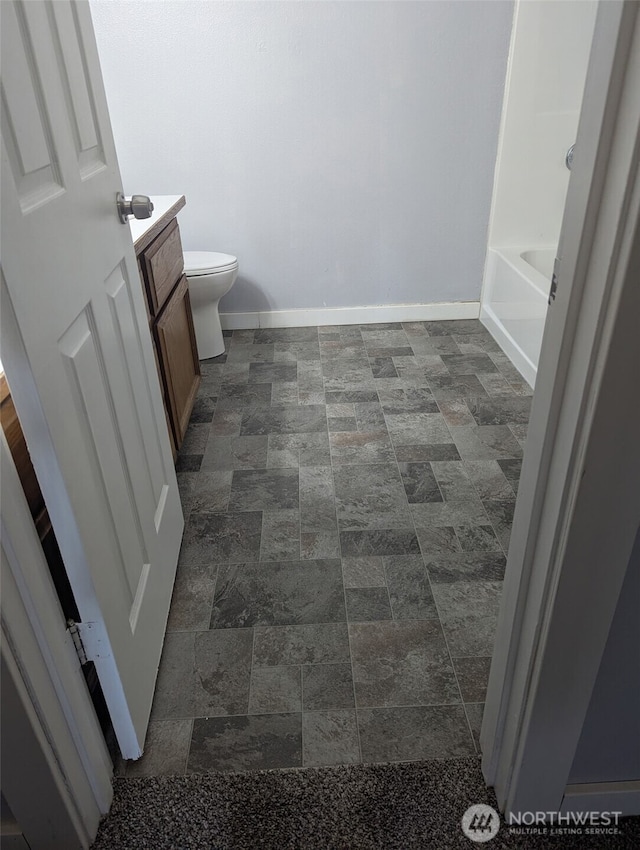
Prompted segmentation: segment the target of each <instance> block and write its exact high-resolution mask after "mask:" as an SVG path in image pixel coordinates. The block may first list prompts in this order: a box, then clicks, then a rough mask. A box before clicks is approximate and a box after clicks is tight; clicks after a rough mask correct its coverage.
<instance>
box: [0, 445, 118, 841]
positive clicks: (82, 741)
mask: <svg viewBox="0 0 640 850" xmlns="http://www.w3.org/2000/svg"><path fill="white" fill-rule="evenodd" d="M0 462H1V466H2V481H1V488H2V591H3V593H2V603H1V604H2V608H1V612H2V637H3V640H2V660H3V668H4V672H5V673H6V675H7V676H8V679H7V684H8V685H9V684H11V686H12V687H13V688H14V690H15V692H16V695H17V696H18V697H19V701H20V703H22V704H23V705H24V706H25V709H24V718H25V722H28V723H29V726H30V730H31V732H29V737H30V739H32V747H31V752H32V754H33V759H34V761H33V762H31V764H32V765H33V764H35V763H36V762H37V763H39V764H41V766H42V769H43V770H45V771H46V772H47V774H48V775H47V777H46V780H43V781H47V782H49V783H50V787H51V789H54V788H57V789H58V791H57V794H56V796H57V800H56V801H55V805H54V801H53V799H51V801H50V802H51V806H49V805H48V803H47V800H46V799H45V798H44V797H40V798H38V797H37V796H34V794H33V783H34V782H35V781H36V779H37V777H30V776H29V775H28V774H27V775H26V779H27V781H26V782H25V781H24V780H25V771H24V769H23V768H21V770H20V771H13V773H15V774H16V776H15V777H14V781H13V782H12V780H11V776H12V771H11V770H9V769H8V768H7V767H5V770H4V772H3V790H4V793H5V796H6V797H7V802H8V803H9V805H10V806H11V809H12V811H13V812H14V814H15V816H16V818H17V819H18V822H19V823H20V826H21V828H22V829H23V831H24V833H25V836H27V837H28V836H29V831H30V830H34V829H35V830H36V831H37V832H36V834H37V835H40V832H39V830H40V829H41V828H42V823H45V822H46V823H48V824H49V825H50V826H51V825H55V826H56V828H60V829H63V830H65V834H68V832H67V831H68V830H72V831H73V832H74V833H75V835H76V840H77V843H76V844H75V846H78V847H80V846H82V847H88V846H89V844H90V842H91V840H92V839H93V837H94V836H95V833H96V831H97V828H98V822H99V819H100V816H101V815H103V814H105V813H106V812H107V811H108V810H109V806H110V804H111V799H112V796H113V789H112V786H111V776H112V772H113V768H112V764H111V758H110V756H109V753H108V751H107V748H106V745H105V742H104V739H103V736H102V732H101V730H100V725H99V723H98V719H97V717H96V714H95V711H94V708H93V704H92V702H91V698H90V695H89V692H88V689H87V687H86V683H85V680H84V677H83V675H82V670H81V668H80V661H79V659H78V656H77V654H76V652H75V649H74V647H73V642H72V640H71V637H70V635H69V632H68V630H67V629H66V624H65V621H64V615H63V613H62V609H61V608H60V603H59V601H58V597H57V595H56V593H55V588H54V586H53V582H52V580H51V576H50V574H49V570H48V567H47V563H46V560H45V557H44V553H43V551H42V548H41V546H40V541H39V539H38V534H37V531H36V528H35V526H34V524H33V520H32V518H31V513H30V511H29V507H28V504H27V501H26V498H25V495H24V492H23V490H22V485H21V483H20V479H19V476H18V472H17V470H16V468H15V464H14V462H13V458H12V456H11V452H10V450H9V447H8V445H7V442H6V438H5V435H4V433H2V432H0ZM5 723H7V726H6V727H5ZM3 728H5V729H6V734H9V733H10V730H11V726H10V715H9V716H8V717H7V716H5V717H4V718H3ZM7 755H8V754H7ZM19 763H20V759H18V761H17V762H16V764H19ZM61 806H62V808H61ZM33 846H47V847H48V846H50V845H48V844H47V845H41V844H34V845H33ZM51 846H53V845H51ZM57 846H61V845H60V844H58V845H57ZM65 846H74V845H69V844H66V843H65Z"/></svg>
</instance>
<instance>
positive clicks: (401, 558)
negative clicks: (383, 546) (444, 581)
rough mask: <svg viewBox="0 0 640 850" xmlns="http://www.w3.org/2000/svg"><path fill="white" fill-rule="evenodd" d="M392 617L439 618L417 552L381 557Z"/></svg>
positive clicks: (420, 558) (399, 618)
mask: <svg viewBox="0 0 640 850" xmlns="http://www.w3.org/2000/svg"><path fill="white" fill-rule="evenodd" d="M383 562H384V569H385V573H386V575H387V586H388V588H389V597H390V599H391V610H392V611H393V619H394V620H433V619H436V620H437V619H438V612H437V611H436V606H435V602H434V601H433V594H432V593H431V586H430V584H429V578H428V576H427V571H426V569H425V566H424V562H423V560H422V557H421V556H420V555H395V556H389V557H386V558H384V559H383Z"/></svg>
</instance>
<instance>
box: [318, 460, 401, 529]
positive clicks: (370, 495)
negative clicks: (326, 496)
mask: <svg viewBox="0 0 640 850" xmlns="http://www.w3.org/2000/svg"><path fill="white" fill-rule="evenodd" d="M333 477H334V485H335V494H336V495H335V500H336V506H335V507H336V512H337V516H338V526H339V528H340V530H341V531H346V530H350V529H374V528H394V529H398V528H413V522H412V519H411V514H410V513H409V510H408V507H407V499H406V496H405V492H404V488H403V486H402V481H401V478H400V475H399V474H398V467H397V465H396V464H374V463H372V464H363V465H353V466H347V467H338V468H336V469H335V470H334V473H333Z"/></svg>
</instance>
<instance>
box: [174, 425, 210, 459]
mask: <svg viewBox="0 0 640 850" xmlns="http://www.w3.org/2000/svg"><path fill="white" fill-rule="evenodd" d="M210 428H211V423H210V422H193V423H190V424H189V427H188V428H187V432H186V434H185V435H184V440H183V441H182V445H181V446H180V454H185V455H203V454H204V450H205V448H206V447H207V440H208V439H209V430H210Z"/></svg>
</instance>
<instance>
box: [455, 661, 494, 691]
mask: <svg viewBox="0 0 640 850" xmlns="http://www.w3.org/2000/svg"><path fill="white" fill-rule="evenodd" d="M453 666H454V669H455V671H456V676H457V677H458V684H459V685H460V692H461V693H462V699H463V700H464V702H484V698H485V696H486V693H487V684H488V682H489V670H490V669H491V658H488V657H482V656H476V657H471V658H454V659H453Z"/></svg>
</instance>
